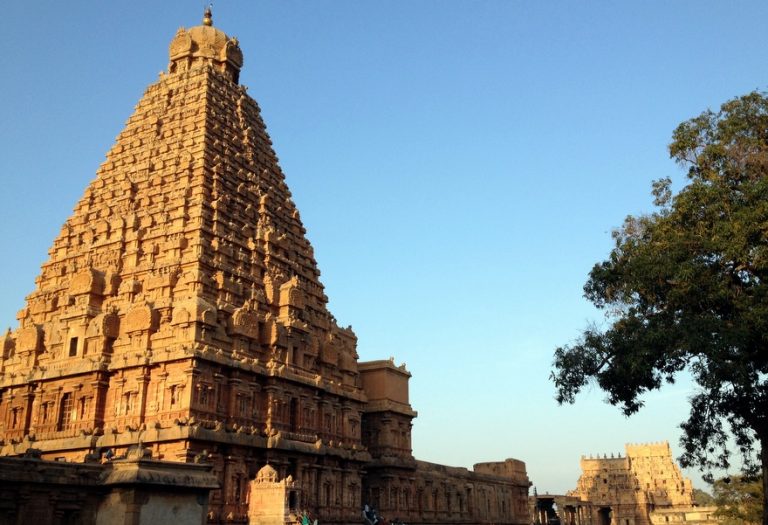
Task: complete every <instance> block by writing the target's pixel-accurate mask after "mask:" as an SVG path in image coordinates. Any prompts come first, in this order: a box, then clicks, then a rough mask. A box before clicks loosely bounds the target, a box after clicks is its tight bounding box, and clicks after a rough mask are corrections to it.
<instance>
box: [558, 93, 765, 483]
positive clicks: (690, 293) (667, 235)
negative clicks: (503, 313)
mask: <svg viewBox="0 0 768 525" xmlns="http://www.w3.org/2000/svg"><path fill="white" fill-rule="evenodd" d="M669 152H670V156H671V157H672V158H674V159H675V161H676V162H677V163H679V164H680V165H682V166H684V167H685V168H687V177H688V184H687V185H686V186H685V187H684V188H683V189H682V190H680V191H679V192H678V193H677V194H675V195H673V193H672V189H671V181H670V179H668V178H666V179H661V180H658V181H656V182H655V183H654V184H653V195H654V205H655V211H654V212H653V213H650V214H648V215H642V216H636V217H633V216H630V217H627V218H626V219H625V221H624V224H623V226H622V227H621V228H619V229H618V230H616V231H615V232H614V234H613V238H614V241H615V245H614V248H613V249H612V251H611V253H610V256H609V257H608V259H607V260H605V261H603V262H600V263H598V264H596V265H595V266H594V268H593V269H592V271H591V272H590V274H589V279H588V281H587V283H586V285H585V286H584V292H585V296H586V297H587V298H588V299H589V300H590V301H591V302H592V303H594V304H595V305H596V306H597V307H598V308H600V309H603V310H604V311H605V312H606V316H607V320H608V324H607V326H608V328H607V329H605V330H601V329H598V328H596V327H590V328H588V329H586V330H585V331H584V332H583V334H582V336H581V338H580V339H579V340H578V341H577V342H575V343H574V344H572V345H566V346H563V347H560V348H558V349H557V350H556V351H555V356H554V370H553V372H552V376H551V378H552V380H553V381H554V384H555V387H556V389H557V400H558V402H560V403H566V402H567V403H572V402H573V401H574V399H575V396H576V394H577V393H578V392H579V391H580V390H581V389H582V388H583V387H584V386H586V385H587V384H589V383H591V382H593V381H594V382H596V383H597V385H598V386H599V387H600V388H601V389H602V390H604V391H605V392H606V393H607V400H608V402H610V403H611V404H614V405H618V406H619V407H621V409H622V411H623V412H624V413H625V414H626V415H630V414H633V413H634V412H636V411H637V410H638V409H639V408H641V407H642V405H643V401H642V395H643V394H644V393H646V392H647V391H649V390H655V389H658V388H660V387H661V386H662V385H663V384H664V383H665V382H668V383H672V382H674V380H675V377H676V375H677V374H678V373H679V372H681V371H682V370H684V369H688V370H689V371H690V373H691V375H692V377H693V378H694V380H695V382H696V383H697V384H698V386H699V388H698V390H697V392H696V393H695V394H694V395H693V397H692V398H691V411H690V416H689V418H688V420H687V421H685V422H684V423H682V425H681V427H682V428H683V430H684V433H683V438H682V440H681V443H682V445H683V448H684V454H683V456H682V457H681V458H680V460H681V463H682V464H683V465H684V466H690V465H693V464H696V465H699V466H700V467H702V468H703V469H705V470H707V469H710V468H712V467H719V468H727V467H728V465H729V456H730V454H731V451H730V450H729V443H731V442H730V441H729V439H728V436H729V433H730V435H731V436H732V437H733V442H732V443H735V444H736V447H737V448H738V449H739V451H740V452H741V454H742V456H743V457H744V460H745V461H746V464H747V466H748V467H752V468H753V469H754V468H755V467H756V462H755V459H756V454H755V452H756V450H755V447H754V443H755V439H756V438H757V439H758V440H761V441H764V443H766V444H768V441H765V440H768V97H766V94H765V93H759V92H753V93H750V94H748V95H745V96H743V97H740V98H736V99H734V100H731V101H729V102H726V103H725V104H723V105H722V107H721V109H720V111H718V112H713V111H706V112H704V113H702V114H701V115H699V116H698V117H696V118H693V119H691V120H689V121H687V122H684V123H682V124H681V125H680V126H679V127H678V128H677V129H676V130H675V131H674V134H673V138H672V144H671V145H670V146H669ZM764 448H765V447H764Z"/></svg>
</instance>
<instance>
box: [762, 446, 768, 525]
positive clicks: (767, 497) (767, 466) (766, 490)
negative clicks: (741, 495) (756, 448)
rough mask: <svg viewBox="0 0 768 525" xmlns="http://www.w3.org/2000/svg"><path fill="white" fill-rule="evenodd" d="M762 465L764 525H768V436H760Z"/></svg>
mask: <svg viewBox="0 0 768 525" xmlns="http://www.w3.org/2000/svg"><path fill="white" fill-rule="evenodd" d="M760 463H762V465H761V466H762V468H763V525H768V435H766V434H761V435H760Z"/></svg>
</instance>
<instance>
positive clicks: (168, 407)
mask: <svg viewBox="0 0 768 525" xmlns="http://www.w3.org/2000/svg"><path fill="white" fill-rule="evenodd" d="M242 65H243V54H242V52H241V50H240V46H239V44H238V41H237V39H235V38H230V37H228V36H227V35H226V34H224V33H223V32H222V31H220V30H219V29H217V28H215V27H214V26H213V24H212V20H211V15H210V10H207V11H206V15H205V18H204V20H203V24H202V25H200V26H197V27H193V28H191V29H188V30H185V29H179V31H178V32H177V33H176V35H175V37H174V38H173V40H172V41H171V44H170V63H169V66H168V70H167V72H166V73H163V74H161V76H160V78H159V80H158V81H157V82H156V83H154V84H152V85H150V86H149V87H148V88H147V90H146V92H145V93H144V95H143V97H142V98H141V100H140V101H139V102H138V104H137V105H136V108H135V112H134V113H133V115H131V117H130V118H129V119H128V121H127V123H126V125H125V128H124V129H123V130H122V132H121V133H120V134H119V135H118V137H117V140H116V142H115V144H114V146H113V147H112V148H111V149H110V151H109V152H108V153H107V156H106V160H105V162H104V163H103V164H102V165H101V166H100V168H99V169H98V171H97V174H96V178H95V179H94V180H93V181H92V182H91V183H90V185H89V186H88V188H87V189H86V190H85V193H84V194H83V197H82V198H81V199H80V201H79V202H78V203H77V204H76V206H75V208H74V212H73V214H72V215H71V217H70V218H69V219H68V220H67V221H66V222H65V224H64V226H63V227H62V228H61V232H60V233H59V235H58V237H57V238H56V239H55V240H54V242H53V245H52V247H51V248H50V251H49V258H48V260H47V261H46V262H45V263H44V264H43V265H42V269H41V272H40V274H39V277H38V278H37V279H36V282H35V284H36V286H35V289H34V291H33V292H32V293H31V294H30V295H29V296H28V297H27V298H26V304H25V306H24V308H23V309H22V310H21V311H19V313H18V316H17V317H18V328H16V329H15V330H9V331H8V332H7V333H6V334H5V335H4V336H2V341H0V455H3V456H19V455H23V454H25V453H28V451H29V450H34V451H35V454H36V455H37V457H40V458H42V460H56V461H59V462H66V463H78V462H79V463H82V462H83V460H84V458H85V457H90V458H94V457H95V458H97V459H101V460H102V461H110V459H111V458H120V457H121V456H124V455H125V454H126V452H127V451H129V449H131V448H132V447H136V446H139V447H144V448H143V449H145V450H147V454H148V455H149V457H151V460H153V461H155V460H157V461H160V462H163V461H164V462H177V463H178V462H181V463H194V462H198V463H200V462H203V463H207V464H210V465H212V473H213V475H214V476H215V478H216V479H217V480H218V487H219V488H218V489H216V490H213V492H212V493H211V496H210V502H209V505H208V510H209V512H208V517H207V520H208V522H209V523H215V524H220V523H221V524H223V523H228V524H229V523H251V524H259V523H261V524H267V523H269V524H272V523H274V524H277V523H287V522H289V521H291V520H293V519H295V518H294V516H295V514H296V512H298V511H300V510H303V509H306V510H308V511H309V512H310V514H311V515H312V517H313V518H317V519H319V521H320V523H323V524H324V523H360V522H362V514H361V510H362V509H363V506H364V505H365V504H368V505H370V506H372V507H375V508H376V509H377V511H378V513H379V514H380V515H382V516H384V517H386V518H388V519H390V520H394V519H395V518H398V519H399V520H401V521H404V522H407V523H457V524H458V523H463V524H470V523H496V524H523V523H526V522H527V521H528V516H527V514H528V512H527V493H528V486H529V482H528V478H527V475H526V471H525V465H524V464H523V463H522V462H520V461H517V460H506V461H502V462H498V463H481V464H478V465H475V468H474V470H472V471H470V470H467V469H462V468H452V467H445V466H442V465H434V464H428V463H423V462H418V461H416V460H415V459H414V457H413V455H412V452H411V428H412V420H413V418H414V417H415V416H416V412H415V411H414V410H413V409H412V408H411V405H410V403H409V397H408V381H409V378H410V373H409V372H408V371H407V370H406V369H405V366H404V365H401V366H396V365H395V364H394V362H393V361H392V360H382V361H373V362H364V363H363V362H358V355H357V352H356V344H357V340H356V337H355V334H354V333H353V332H352V330H351V329H350V328H343V327H340V326H338V325H337V323H336V320H335V319H334V317H333V316H332V315H331V313H330V312H329V311H328V309H327V297H326V296H325V294H324V291H323V286H322V284H321V283H320V280H319V275H320V272H319V271H318V268H317V264H316V261H315V259H314V256H313V250H312V246H310V243H309V242H308V240H307V238H306V236H305V233H306V231H305V229H304V226H303V225H302V222H301V219H300V216H299V212H298V210H297V209H296V206H295V204H294V202H293V201H292V199H291V193H290V191H289V190H288V187H287V186H286V183H285V179H284V176H283V173H282V172H281V169H280V167H279V165H278V162H277V157H276V155H275V152H274V151H273V149H272V147H271V141H270V138H269V136H268V135H267V132H266V128H265V125H264V122H263V121H262V118H261V116H260V110H259V106H258V104H257V103H256V102H255V101H254V100H253V99H252V98H251V97H250V96H248V94H247V91H246V88H245V87H244V86H241V85H239V76H240V70H241V66H242ZM153 465H154V464H153ZM4 468H5V467H4ZM8 468H10V467H8ZM153 468H155V467H153ZM156 468H158V469H159V468H160V467H159V466H158V467H156ZM43 471H44V469H42V470H41V472H43ZM41 475H42V474H41ZM12 477H13V476H12V475H11V473H9V472H8V471H7V469H6V472H5V477H4V479H5V480H6V481H7V480H10V479H11V478H12ZM7 482H8V483H11V482H12V480H11V481H7ZM82 490H83V491H85V490H86V489H85V488H83V489H82ZM12 499H13V498H12ZM41 501H42V500H41ZM9 504H11V503H9ZM50 504H51V505H53V504H55V502H51V503H50ZM140 504H141V503H136V505H140ZM41 505H42V503H41ZM126 523H127V522H126Z"/></svg>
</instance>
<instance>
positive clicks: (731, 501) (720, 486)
mask: <svg viewBox="0 0 768 525" xmlns="http://www.w3.org/2000/svg"><path fill="white" fill-rule="evenodd" d="M712 489H713V492H714V498H713V499H714V504H715V505H716V506H717V511H716V512H715V516H717V517H718V518H720V520H721V523H722V524H723V525H757V524H758V523H761V519H762V516H763V506H762V500H763V483H762V481H760V479H759V478H748V477H742V476H734V477H733V478H723V479H718V480H717V481H715V483H714V485H713V486H712Z"/></svg>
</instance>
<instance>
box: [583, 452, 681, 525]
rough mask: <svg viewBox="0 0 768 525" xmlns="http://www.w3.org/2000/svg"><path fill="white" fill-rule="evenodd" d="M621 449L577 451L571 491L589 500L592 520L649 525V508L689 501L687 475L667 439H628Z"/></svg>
mask: <svg viewBox="0 0 768 525" xmlns="http://www.w3.org/2000/svg"><path fill="white" fill-rule="evenodd" d="M625 448H626V455H625V456H621V455H620V456H618V457H613V455H611V457H607V456H605V455H604V456H603V457H602V458H601V457H596V458H593V457H582V458H581V471H582V474H581V477H580V478H579V481H578V484H577V487H576V490H575V491H573V492H571V493H570V494H569V495H571V496H576V497H578V498H579V499H580V500H582V501H588V502H590V503H591V505H592V510H593V512H594V516H592V519H593V521H592V523H595V524H596V525H610V524H612V523H613V524H620V525H650V524H651V513H652V512H653V511H658V510H666V511H674V510H681V509H687V508H690V507H691V506H692V505H693V488H692V486H691V480H690V479H688V478H684V477H683V475H682V473H681V472H680V469H679V468H678V466H677V465H676V464H675V461H674V460H673V459H672V451H671V450H670V448H669V443H668V442H666V441H663V442H660V443H643V444H627V445H626V447H625Z"/></svg>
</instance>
